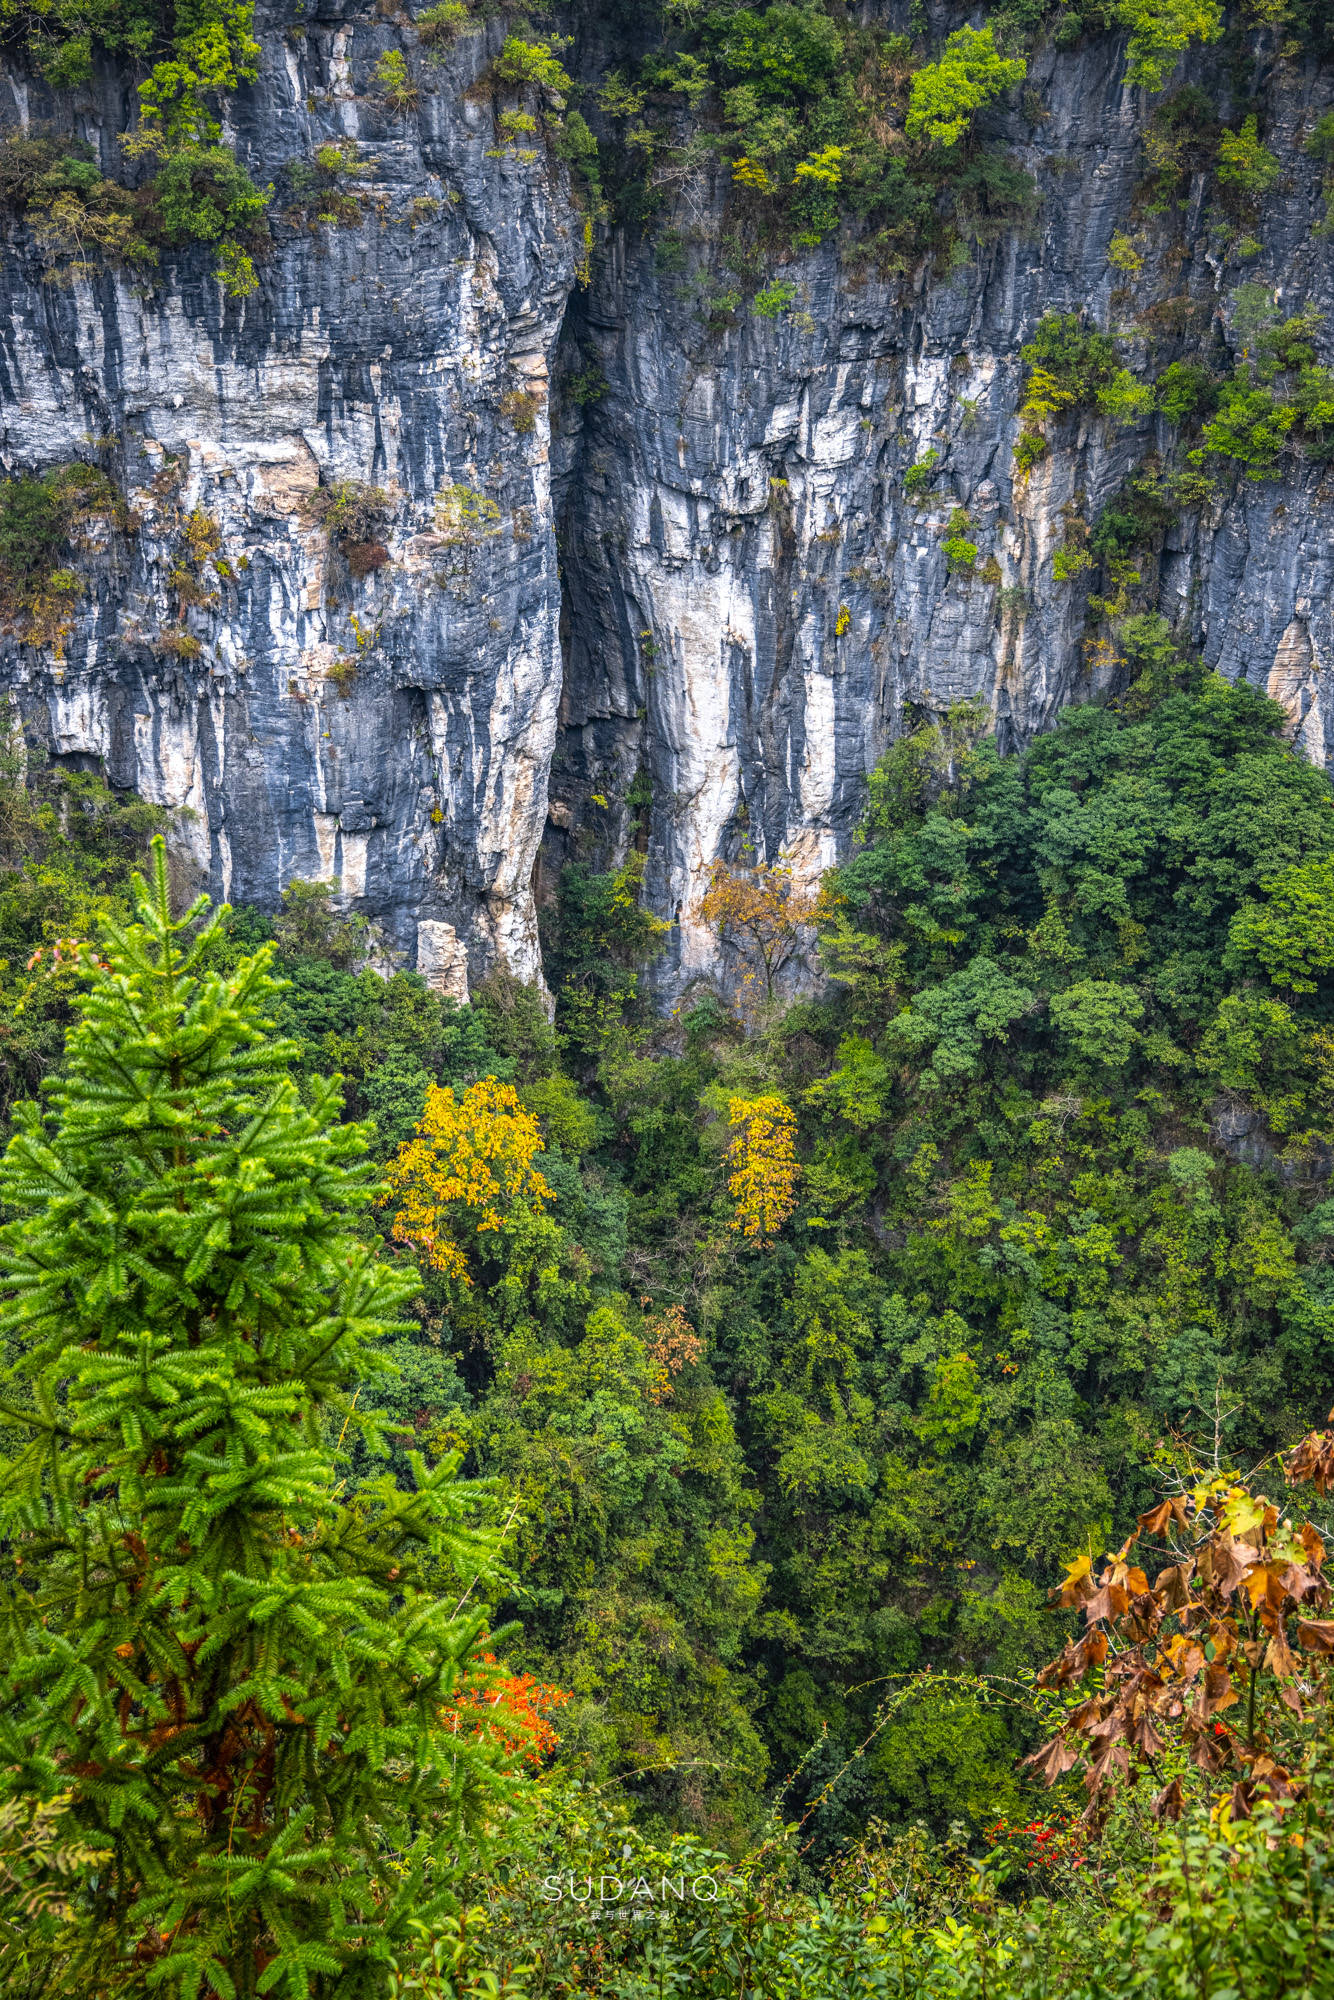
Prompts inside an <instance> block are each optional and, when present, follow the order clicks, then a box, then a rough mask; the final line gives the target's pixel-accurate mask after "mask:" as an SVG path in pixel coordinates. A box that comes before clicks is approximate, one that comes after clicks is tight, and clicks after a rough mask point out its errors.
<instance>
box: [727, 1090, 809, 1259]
mask: <svg viewBox="0 0 1334 2000" xmlns="http://www.w3.org/2000/svg"><path fill="white" fill-rule="evenodd" d="M727 1122H728V1124H729V1125H730V1126H731V1128H732V1134H733V1137H732V1143H731V1145H730V1147H729V1148H728V1159H729V1161H730V1162H731V1167H732V1171H731V1173H730V1174H729V1175H728V1179H727V1191H728V1193H729V1194H730V1195H731V1197H732V1200H733V1202H734V1203H735V1204H736V1212H735V1214H734V1215H733V1217H732V1221H731V1227H732V1228H733V1229H734V1230H735V1231H736V1232H737V1234H738V1235H739V1236H744V1237H745V1238H746V1240H747V1242H749V1243H756V1244H762V1243H767V1242H769V1241H770V1240H771V1239H772V1238H773V1237H775V1236H776V1235H777V1234H778V1232H779V1230H780V1229H781V1228H782V1226H783V1224H784V1223H785V1222H786V1221H787V1219H788V1217H789V1216H790V1215H791V1213H792V1211H793V1209H794V1208H795V1207H796V1205H797V1181H798V1179H799V1178H800V1176H801V1168H800V1167H799V1166H798V1164H797V1154H796V1146H795V1143H794V1142H795V1139H796V1132H797V1120H796V1115H795V1113H794V1112H793V1111H791V1110H790V1109H789V1107H788V1106H787V1105H786V1104H784V1102H783V1100H782V1098H781V1097H732V1098H729V1099H728V1103H727Z"/></svg>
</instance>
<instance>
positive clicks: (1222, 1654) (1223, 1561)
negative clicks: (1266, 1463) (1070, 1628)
mask: <svg viewBox="0 0 1334 2000" xmlns="http://www.w3.org/2000/svg"><path fill="white" fill-rule="evenodd" d="M1330 1460H1331V1449H1330V1447H1329V1442H1328V1435H1327V1434H1325V1433H1316V1434H1314V1435H1313V1436H1312V1437H1310V1438H1308V1439H1306V1440H1305V1441H1304V1443H1303V1444H1302V1445H1300V1446H1299V1447H1298V1448H1297V1450H1296V1451H1295V1452H1294V1453H1293V1454H1292V1455H1291V1457H1290V1458H1289V1461H1288V1465H1287V1472H1288V1477H1289V1479H1290V1480H1293V1481H1294V1482H1295V1481H1299V1480H1306V1479H1310V1480H1312V1481H1313V1482H1314V1483H1315V1484H1316V1485H1317V1486H1320V1485H1321V1482H1322V1480H1325V1481H1326V1482H1327V1479H1328V1474H1329V1471H1330ZM1155 1542H1156V1543H1158V1544H1160V1545H1163V1548H1164V1555H1165V1556H1166V1557H1167V1558H1168V1559H1167V1560H1166V1561H1164V1560H1163V1556H1160V1557H1159V1558H1158V1561H1159V1564H1160V1565H1161V1567H1159V1568H1158V1573H1157V1576H1156V1578H1155V1580H1154V1581H1153V1582H1152V1583H1150V1581H1149V1574H1148V1572H1147V1570H1146V1569H1144V1568H1142V1567H1141V1566H1140V1564H1139V1563H1138V1562H1137V1561H1136V1560H1135V1556H1136V1555H1137V1554H1138V1553H1139V1552H1140V1551H1141V1549H1142V1548H1143V1545H1144V1544H1145V1543H1155ZM1053 1596H1054V1597H1055V1598H1056V1600H1057V1602H1059V1603H1060V1604H1061V1605H1063V1606H1066V1607H1067V1608H1069V1609H1072V1610H1078V1611H1079V1612H1080V1613H1081V1614H1082V1619H1083V1627H1084V1629H1083V1631H1082V1633H1081V1634H1080V1635H1079V1636H1078V1637H1077V1638H1072V1639H1070V1640H1068V1641H1067V1643H1066V1646H1065V1648H1064V1650H1063V1651H1062V1653H1061V1655H1060V1657H1059V1658H1058V1659H1056V1660H1053V1661H1052V1663H1051V1664H1050V1666H1048V1667H1046V1668H1044V1669H1043V1671H1042V1673H1041V1674H1040V1675H1039V1676H1038V1684H1039V1686H1042V1687H1047V1688H1050V1689H1052V1690H1054V1691H1059V1690H1064V1689H1067V1688H1070V1689H1073V1688H1075V1687H1076V1686H1077V1685H1078V1684H1079V1683H1080V1682H1084V1681H1086V1680H1087V1681H1089V1683H1090V1685H1089V1687H1088V1690H1087V1695H1086V1698H1084V1699H1081V1700H1079V1701H1078V1702H1076V1703H1074V1704H1073V1705H1072V1706H1071V1707H1070V1708H1069V1709H1068V1712H1067V1714H1066V1717H1065V1720H1064V1722H1063V1724H1062V1726H1061V1728H1060V1729H1059V1730H1058V1732H1057V1734H1056V1735H1055V1737H1054V1738H1053V1739H1052V1741H1051V1742H1050V1743H1048V1744H1046V1745H1044V1746H1043V1748H1042V1749H1041V1750H1039V1751H1037V1752H1036V1753H1035V1754H1034V1756H1033V1757H1032V1758H1030V1759H1029V1762H1030V1763H1032V1764H1035V1765H1036V1766H1037V1767H1038V1768H1039V1770H1040V1771H1041V1772H1042V1773H1043V1775H1044V1776H1045V1777H1046V1778H1047V1781H1048V1783H1055V1781H1056V1780H1057V1779H1058V1778H1060V1777H1061V1776H1063V1774H1064V1773H1065V1772H1067V1771H1071V1770H1074V1769H1078V1768H1081V1767H1082V1769H1083V1771H1084V1773H1085V1782H1086V1784H1087V1786H1088V1789H1089V1791H1090V1793H1091V1794H1092V1796H1093V1800H1094V1805H1093V1807H1091V1809H1090V1810H1091V1811H1093V1812H1094V1813H1095V1816H1096V1812H1097V1811H1098V1810H1100V1809H1101V1808H1100V1807H1099V1803H1098V1802H1099V1799H1100V1795H1103V1794H1104V1793H1106V1792H1107V1790H1108V1789H1109V1788H1111V1789H1114V1788H1115V1787H1116V1786H1117V1785H1118V1784H1123V1783H1130V1784H1133V1783H1134V1782H1135V1780H1136V1778H1137V1777H1138V1776H1139V1775H1140V1774H1141V1773H1143V1774H1144V1775H1146V1776H1151V1777H1152V1778H1153V1779H1154V1780H1155V1781H1156V1783H1157V1785H1158V1786H1160V1787H1161V1789H1160V1790H1159V1791H1158V1795H1157V1799H1156V1801H1155V1806H1156V1810H1157V1812H1158V1813H1159V1814H1160V1815H1161V1816H1162V1817H1164V1818H1173V1819H1174V1818H1177V1817H1178V1816H1179V1815H1180V1813H1181V1811H1182V1808H1183V1804H1184V1799H1185V1787H1186V1785H1187V1784H1188V1783H1189V1782H1191V1781H1192V1779H1193V1780H1194V1781H1195V1782H1201V1781H1202V1782H1203V1783H1204V1785H1205V1786H1206V1787H1207V1788H1212V1787H1213V1786H1216V1785H1218V1784H1220V1783H1221V1784H1222V1785H1224V1786H1226V1787H1228V1791H1227V1799H1226V1804H1227V1810H1228V1812H1229V1813H1230V1815H1231V1816H1232V1817H1233V1818H1237V1819H1240V1818H1245V1817H1247V1816H1248V1815H1249V1814H1250V1813H1251V1812H1252V1811H1253V1810H1254V1807H1255V1805H1256V1803H1257V1801H1259V1800H1260V1799H1265V1800H1267V1801H1268V1802H1269V1803H1270V1804H1272V1805H1275V1806H1282V1805H1283V1804H1284V1803H1285V1802H1286V1801H1287V1800H1289V1799H1292V1798H1294V1797H1300V1796H1302V1794H1303V1792H1304V1789H1305V1765H1306V1760H1307V1758H1308V1756H1309V1754H1310V1749H1311V1744H1312V1741H1313V1737H1314V1736H1315V1735H1318V1734H1319V1733H1320V1731H1321V1729H1322V1728H1323V1726H1324V1723H1323V1718H1324V1716H1325V1715H1326V1714H1327V1712H1328V1705H1329V1700H1330V1695H1331V1684H1330V1676H1329V1673H1328V1671H1327V1669H1326V1666H1325V1664H1324V1662H1325V1660H1326V1658H1327V1656H1329V1655H1330V1654H1331V1653H1334V1620H1332V1619H1331V1618H1330V1617H1329V1616H1328V1615H1327V1614H1328V1613H1329V1611H1330V1610H1331V1608H1334V1594H1332V1592H1331V1586H1330V1583H1329V1581H1328V1579H1327V1578H1326V1576H1325V1544H1324V1542H1323V1540H1322V1538H1321V1536H1320V1534H1319V1533H1318V1531H1317V1530H1316V1528H1315V1527H1314V1526H1313V1525H1312V1524H1311V1523H1310V1522H1309V1521H1297V1520H1295V1519H1294V1518H1293V1517H1292V1516H1291V1515H1288V1514H1285V1513H1284V1512H1283V1511H1282V1510H1281V1509H1280V1508H1279V1507H1277V1506H1275V1505H1274V1504H1273V1503H1272V1502H1271V1501H1270V1500H1269V1499H1268V1498H1267V1497H1266V1496H1265V1495H1264V1494H1257V1493H1252V1492H1251V1491H1250V1490H1249V1488H1248V1487H1247V1486H1246V1484H1245V1483H1244V1482H1243V1481H1241V1480H1239V1479H1237V1478H1235V1477H1234V1476H1233V1475H1230V1474H1224V1475H1219V1476H1216V1477H1214V1478H1206V1479H1203V1480H1202V1481H1201V1483H1200V1484H1199V1485H1198V1486H1196V1487H1194V1488H1193V1489H1189V1490H1187V1491H1185V1492H1179V1493H1174V1494H1172V1495H1171V1496H1170V1497H1169V1498H1167V1499H1165V1500H1163V1501H1162V1502H1161V1503H1160V1504H1159V1505H1158V1506H1157V1507H1154V1508H1152V1509H1151V1510H1150V1511H1149V1512H1148V1513H1147V1514H1143V1515H1141V1516H1140V1520H1139V1524H1138V1529H1137V1531H1136V1533H1135V1534H1134V1535H1132V1536H1131V1538H1130V1540H1129V1541H1128V1542H1127V1543H1126V1544H1125V1546H1124V1547H1123V1548H1122V1549H1121V1550H1119V1551H1118V1552H1117V1554H1116V1555H1114V1556H1111V1557H1109V1558H1108V1559H1107V1561H1106V1563H1105V1565H1104V1566H1103V1567H1102V1569H1101V1570H1098V1571H1096V1572H1095V1569H1094V1565H1093V1564H1092V1562H1091V1561H1090V1559H1089V1557H1088V1556H1081V1557H1079V1558H1078V1560H1077V1561H1075V1562H1072V1563H1068V1564H1067V1565H1066V1580H1065V1583H1064V1584H1063V1585H1062V1586H1061V1587H1060V1589H1059V1590H1058V1591H1056V1592H1053Z"/></svg>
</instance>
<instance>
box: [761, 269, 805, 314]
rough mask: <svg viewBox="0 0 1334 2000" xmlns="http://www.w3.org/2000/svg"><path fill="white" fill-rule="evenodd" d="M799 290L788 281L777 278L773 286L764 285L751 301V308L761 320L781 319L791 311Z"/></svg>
mask: <svg viewBox="0 0 1334 2000" xmlns="http://www.w3.org/2000/svg"><path fill="white" fill-rule="evenodd" d="M796 296H797V288H796V286H795V285H794V284H791V283H789V282H788V281H787V280H786V279H782V278H775V279H774V280H773V282H772V284H768V285H764V286H762V287H761V289H760V290H759V291H758V292H756V294H755V296H754V298H753V299H752V300H751V306H752V307H753V309H754V310H755V311H756V312H757V313H758V314H759V316H760V318H761V319H781V318H782V317H783V314H784V313H785V312H788V311H790V309H791V306H792V303H793V300H794V299H795V298H796Z"/></svg>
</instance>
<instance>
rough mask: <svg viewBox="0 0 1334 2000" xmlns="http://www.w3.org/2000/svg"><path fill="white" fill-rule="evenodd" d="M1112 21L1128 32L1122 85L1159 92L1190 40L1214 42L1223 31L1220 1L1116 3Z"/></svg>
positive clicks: (1138, 0) (1122, 0)
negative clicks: (1138, 86)
mask: <svg viewBox="0 0 1334 2000" xmlns="http://www.w3.org/2000/svg"><path fill="white" fill-rule="evenodd" d="M1116 18H1117V20H1118V21H1120V22H1121V23H1122V25H1123V26H1124V27H1127V28H1129V30H1130V40H1129V42H1128V43H1127V45H1126V59H1127V60H1126V82H1127V83H1137V84H1142V85H1143V86H1144V88H1145V89H1146V90H1161V89H1162V87H1163V85H1164V84H1165V83H1166V82H1167V79H1168V77H1169V76H1170V75H1171V74H1172V71H1173V70H1174V69H1175V67H1176V63H1177V58H1178V57H1179V56H1180V54H1181V52H1182V51H1183V49H1187V48H1189V47H1190V44H1191V43H1192V42H1193V41H1200V42H1216V41H1217V40H1218V38H1219V36H1220V35H1221V34H1222V32H1223V9H1222V6H1221V5H1220V0H1117V5H1116Z"/></svg>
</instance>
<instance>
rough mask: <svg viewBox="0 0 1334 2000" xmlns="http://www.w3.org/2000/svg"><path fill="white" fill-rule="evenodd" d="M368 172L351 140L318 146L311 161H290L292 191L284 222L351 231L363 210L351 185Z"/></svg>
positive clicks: (289, 180) (288, 175)
mask: <svg viewBox="0 0 1334 2000" xmlns="http://www.w3.org/2000/svg"><path fill="white" fill-rule="evenodd" d="M367 172H369V169H368V168H367V167H366V165H365V164H364V163H363V162H362V161H361V160H360V159H358V157H357V148H356V144H355V142H354V141H352V140H344V141H343V142H341V143H340V144H338V145H333V144H329V145H324V146H318V147H316V149H315V153H314V156H313V157H312V158H311V159H309V160H293V162H292V163H291V165H290V166H289V167H288V169H287V181H288V186H289V187H290V189H291V201H290V203H289V205H288V207H287V209H286V211H285V212H286V216H287V220H288V221H289V222H301V221H304V222H307V223H321V222H326V223H333V224H335V225H336V226H337V227H340V228H345V229H346V228H350V227H351V226H352V225H353V224H355V223H357V222H359V221H360V220H361V216H362V206H363V205H362V201H361V198H360V197H359V196H358V195H356V194H354V193H353V191H352V184H353V183H354V182H355V181H356V180H357V179H358V177H359V176H360V175H362V174H365V173H367Z"/></svg>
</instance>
